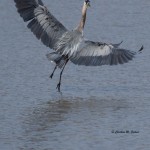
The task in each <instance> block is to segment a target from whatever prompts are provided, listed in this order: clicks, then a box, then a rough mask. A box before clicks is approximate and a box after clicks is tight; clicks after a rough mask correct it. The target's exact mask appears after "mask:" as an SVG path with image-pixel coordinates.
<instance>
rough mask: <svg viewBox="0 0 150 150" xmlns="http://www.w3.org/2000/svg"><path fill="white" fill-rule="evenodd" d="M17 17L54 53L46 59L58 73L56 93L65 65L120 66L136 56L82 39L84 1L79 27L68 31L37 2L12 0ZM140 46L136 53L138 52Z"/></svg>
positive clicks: (108, 45)
mask: <svg viewBox="0 0 150 150" xmlns="http://www.w3.org/2000/svg"><path fill="white" fill-rule="evenodd" d="M14 1H15V3H16V7H17V9H18V12H19V14H20V16H21V17H22V18H23V20H24V21H25V22H28V25H27V26H28V28H29V29H31V31H32V32H33V33H34V34H35V36H36V37H37V38H38V39H40V40H41V41H42V42H43V44H44V45H46V46H48V47H49V48H51V49H53V50H55V52H52V53H50V54H47V58H48V59H49V60H50V61H52V62H54V63H55V64H56V66H55V68H54V71H53V72H52V74H51V75H50V77H51V78H52V77H53V75H54V72H55V70H56V69H57V67H58V68H60V69H62V70H61V72H60V79H59V83H58V84H57V87H56V88H57V89H58V91H60V85H61V77H62V73H63V71H64V68H65V66H66V64H67V62H68V61H69V60H70V61H71V62H73V63H74V64H77V65H85V66H100V65H117V64H124V63H127V62H128V61H130V60H132V58H133V57H134V56H135V54H137V52H133V51H130V50H126V49H122V48H119V46H120V44H121V43H119V44H111V43H110V44H107V43H102V42H93V41H89V40H85V39H84V36H83V29H84V25H85V21H86V12H87V8H88V7H89V6H90V1H89V0H84V4H83V7H82V16H81V20H80V22H79V25H78V26H77V27H76V28H75V29H74V30H72V31H69V30H68V29H66V27H64V26H63V25H62V24H61V23H60V22H59V21H58V20H57V19H56V18H55V17H54V16H53V15H52V14H51V13H50V11H48V9H47V8H46V7H45V6H44V4H43V2H42V1H41V0H14ZM142 49H143V46H142V47H141V49H140V50H139V51H142Z"/></svg>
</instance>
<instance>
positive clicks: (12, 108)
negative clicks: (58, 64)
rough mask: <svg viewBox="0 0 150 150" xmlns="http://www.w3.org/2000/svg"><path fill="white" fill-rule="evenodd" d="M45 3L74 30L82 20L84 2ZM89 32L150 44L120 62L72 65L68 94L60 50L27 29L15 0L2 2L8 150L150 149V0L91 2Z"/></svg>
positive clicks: (0, 133) (0, 127)
mask: <svg viewBox="0 0 150 150" xmlns="http://www.w3.org/2000/svg"><path fill="white" fill-rule="evenodd" d="M44 2H45V4H46V6H47V7H48V8H49V10H50V11H51V12H52V13H53V14H54V15H55V16H56V17H57V18H58V19H59V20H60V21H61V22H62V23H63V24H64V25H65V26H66V27H67V28H69V29H72V28H74V27H75V26H76V25H77V23H78V22H79V19H80V15H81V7H82V3H83V0H82V1H81V0H61V1H60V0H55V1H52V0H44ZM85 36H86V38H88V39H91V40H97V41H104V42H112V43H118V42H120V41H121V40H123V41H124V43H123V44H122V47H124V48H127V49H131V50H138V49H139V48H140V47H141V45H142V44H143V45H144V47H145V49H144V52H143V53H142V54H141V55H137V57H136V59H134V61H132V62H130V63H128V64H125V65H120V66H113V67H110V66H102V67H84V66H82V67H79V66H75V65H73V64H71V63H69V64H68V65H67V67H66V70H65V72H64V74H63V80H62V96H61V95H60V94H59V93H58V92H57V91H56V85H57V82H58V78H59V72H60V71H59V70H58V71H57V72H56V74H55V76H54V79H53V80H51V79H49V75H50V73H51V72H52V69H53V67H54V65H53V64H51V63H50V62H49V61H48V60H47V59H46V57H45V54H47V53H48V52H51V51H52V50H49V49H48V48H47V47H45V46H44V45H43V44H42V43H41V42H40V41H38V40H37V39H36V38H35V37H34V35H33V34H32V33H31V32H30V31H29V30H28V29H27V28H26V24H25V23H24V22H23V21H22V19H21V18H20V16H19V15H18V13H17V12H16V8H15V5H14V2H13V1H12V0H1V1H0V150H149V148H150V1H149V0H111V1H109V0H98V1H97V0H91V8H89V9H88V15H87V23H86V26H85ZM132 131H134V132H137V133H132ZM113 132H115V133H113ZM117 132H126V133H117Z"/></svg>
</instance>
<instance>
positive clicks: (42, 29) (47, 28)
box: [14, 0, 68, 49]
mask: <svg viewBox="0 0 150 150" xmlns="http://www.w3.org/2000/svg"><path fill="white" fill-rule="evenodd" d="M14 2H15V3H16V7H17V9H18V13H19V14H20V16H21V17H22V18H23V20H24V21H25V22H29V23H28V25H27V26H28V28H29V29H30V30H31V31H32V32H33V34H34V35H35V36H36V37H37V38H38V39H40V40H41V41H42V42H43V44H44V45H46V46H48V47H50V48H52V49H55V46H56V43H57V42H58V40H59V38H60V37H61V36H62V35H63V34H64V33H65V32H67V31H68V30H67V29H66V28H65V27H64V26H63V25H62V24H61V23H60V22H59V21H58V20H57V19H56V18H55V17H54V16H53V15H52V14H51V13H50V12H49V11H48V10H47V8H46V7H45V6H44V4H43V2H42V1H41V0H14Z"/></svg>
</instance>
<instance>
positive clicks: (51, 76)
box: [50, 64, 57, 79]
mask: <svg viewBox="0 0 150 150" xmlns="http://www.w3.org/2000/svg"><path fill="white" fill-rule="evenodd" d="M56 69H57V64H56V66H55V68H54V70H53V72H52V74H51V75H50V78H51V79H52V78H53V75H54V72H55V70H56Z"/></svg>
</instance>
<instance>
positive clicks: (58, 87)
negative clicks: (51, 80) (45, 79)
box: [56, 82, 61, 92]
mask: <svg viewBox="0 0 150 150" xmlns="http://www.w3.org/2000/svg"><path fill="white" fill-rule="evenodd" d="M60 85H61V83H60V82H59V83H58V84H57V87H56V89H58V92H60Z"/></svg>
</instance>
